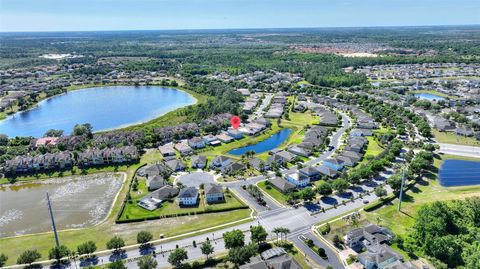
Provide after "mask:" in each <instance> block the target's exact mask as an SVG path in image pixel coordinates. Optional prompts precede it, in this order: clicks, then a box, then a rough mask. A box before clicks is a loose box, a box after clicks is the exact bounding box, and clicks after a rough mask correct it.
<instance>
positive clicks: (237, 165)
mask: <svg viewBox="0 0 480 269" xmlns="http://www.w3.org/2000/svg"><path fill="white" fill-rule="evenodd" d="M243 169H245V165H244V164H243V163H241V162H231V163H229V164H227V165H225V166H222V168H221V169H220V170H221V172H222V173H223V174H234V173H236V172H238V171H241V170H243Z"/></svg>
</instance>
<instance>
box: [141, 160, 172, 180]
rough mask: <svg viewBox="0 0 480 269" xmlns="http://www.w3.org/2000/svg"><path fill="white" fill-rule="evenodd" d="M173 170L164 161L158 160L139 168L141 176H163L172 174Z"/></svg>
mask: <svg viewBox="0 0 480 269" xmlns="http://www.w3.org/2000/svg"><path fill="white" fill-rule="evenodd" d="M171 173H172V170H170V168H169V167H168V166H167V165H165V163H163V162H158V163H155V164H151V165H148V166H146V167H142V168H140V169H139V170H138V175H139V176H145V177H147V178H150V177H154V176H158V175H162V176H170V174H171Z"/></svg>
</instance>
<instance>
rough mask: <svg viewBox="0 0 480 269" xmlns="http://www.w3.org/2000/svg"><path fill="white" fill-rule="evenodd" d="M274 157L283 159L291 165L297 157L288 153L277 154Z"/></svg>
mask: <svg viewBox="0 0 480 269" xmlns="http://www.w3.org/2000/svg"><path fill="white" fill-rule="evenodd" d="M274 156H279V157H280V158H281V159H283V162H284V163H289V162H292V161H294V160H295V156H294V155H293V154H291V153H290V152H287V151H280V152H277V153H276V154H275V155H274Z"/></svg>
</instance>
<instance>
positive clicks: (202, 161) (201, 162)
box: [191, 155, 207, 169]
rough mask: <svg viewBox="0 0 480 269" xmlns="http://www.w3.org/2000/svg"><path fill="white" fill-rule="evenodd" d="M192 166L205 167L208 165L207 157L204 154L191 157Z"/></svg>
mask: <svg viewBox="0 0 480 269" xmlns="http://www.w3.org/2000/svg"><path fill="white" fill-rule="evenodd" d="M191 165H192V168H200V169H201V168H205V166H207V157H205V156H203V155H195V156H193V157H192V159H191Z"/></svg>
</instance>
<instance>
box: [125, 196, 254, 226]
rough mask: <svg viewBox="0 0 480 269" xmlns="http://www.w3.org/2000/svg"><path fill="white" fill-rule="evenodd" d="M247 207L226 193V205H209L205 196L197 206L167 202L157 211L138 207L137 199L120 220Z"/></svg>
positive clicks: (128, 206) (127, 206) (126, 207)
mask: <svg viewBox="0 0 480 269" xmlns="http://www.w3.org/2000/svg"><path fill="white" fill-rule="evenodd" d="M242 206H245V204H243V203H242V202H241V201H240V200H238V199H237V198H236V197H234V196H233V195H232V194H231V193H225V203H218V204H207V203H206V202H205V199H204V196H203V195H202V196H201V197H200V201H199V203H198V204H197V206H192V207H180V206H179V205H178V203H177V202H176V201H166V202H164V203H163V204H162V206H161V207H160V208H158V209H156V210H153V211H149V210H146V209H144V208H142V207H140V206H138V205H137V199H134V200H133V201H132V203H127V205H126V206H125V210H124V211H123V214H122V216H121V217H120V220H126V219H143V218H147V217H156V216H162V215H172V214H192V213H198V212H208V211H215V210H226V209H230V208H238V207H242Z"/></svg>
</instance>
